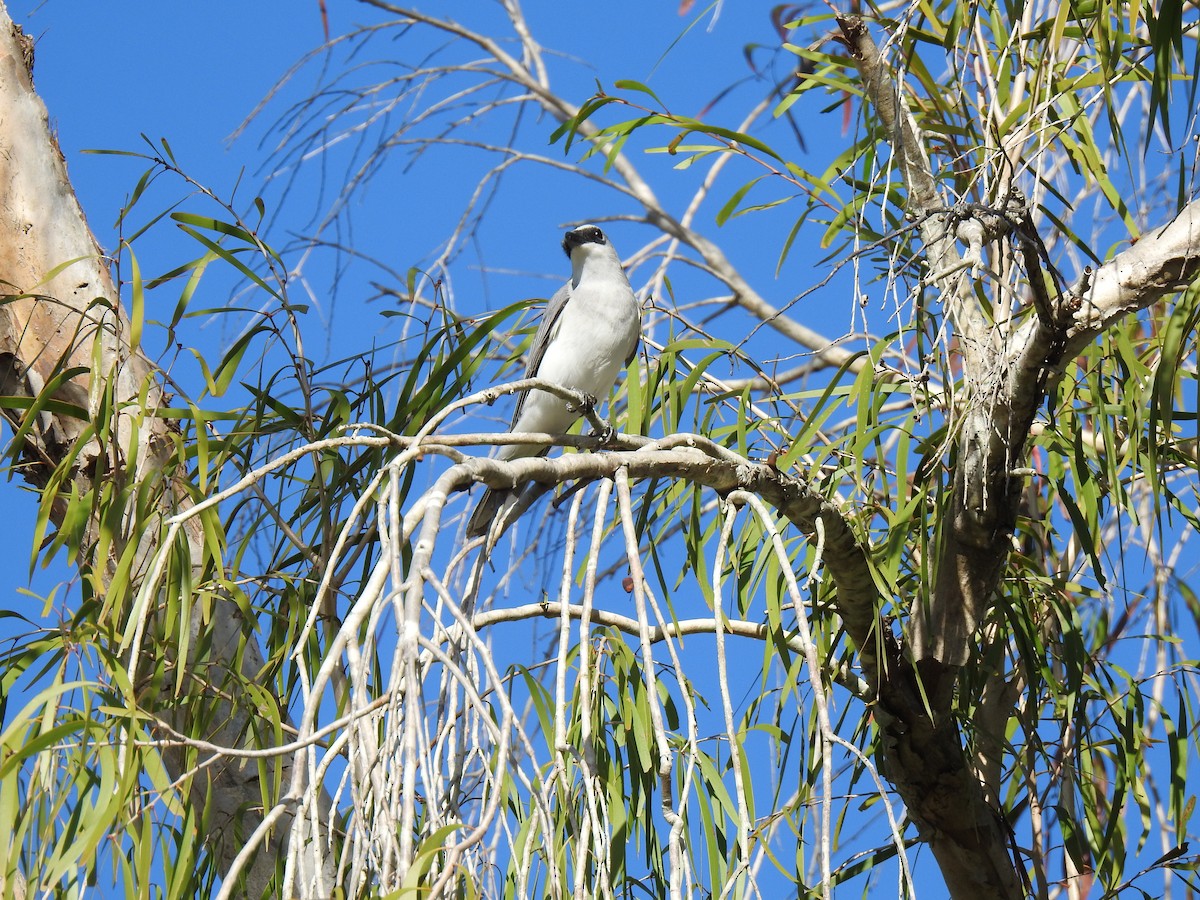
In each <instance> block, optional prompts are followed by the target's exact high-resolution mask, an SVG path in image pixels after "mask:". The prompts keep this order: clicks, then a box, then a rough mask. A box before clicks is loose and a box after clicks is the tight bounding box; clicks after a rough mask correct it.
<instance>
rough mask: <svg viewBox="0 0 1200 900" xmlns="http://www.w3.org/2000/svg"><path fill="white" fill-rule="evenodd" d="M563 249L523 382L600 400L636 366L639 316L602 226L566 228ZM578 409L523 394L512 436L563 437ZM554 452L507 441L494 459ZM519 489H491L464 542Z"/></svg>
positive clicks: (486, 526) (479, 532)
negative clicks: (561, 274) (559, 277)
mask: <svg viewBox="0 0 1200 900" xmlns="http://www.w3.org/2000/svg"><path fill="white" fill-rule="evenodd" d="M562 248H563V251H564V252H565V253H566V254H567V257H568V258H569V259H570V260H571V279H570V281H568V282H567V283H566V284H564V285H563V286H562V287H561V288H559V289H558V291H557V292H556V293H555V294H554V296H553V297H552V298H551V299H550V302H549V304H547V306H546V311H545V312H544V313H543V314H542V321H541V324H540V325H539V326H538V330H537V334H536V335H534V338H533V344H531V345H530V348H529V357H528V359H527V360H526V361H525V377H526V378H542V379H544V380H546V381H549V382H552V383H554V384H558V385H562V386H563V387H566V388H572V389H574V390H576V391H579V392H581V393H583V394H586V395H587V396H589V397H595V398H598V399H603V398H605V397H607V396H608V395H609V392H611V391H612V389H613V385H614V384H615V383H616V381H617V375H618V373H619V372H620V371H621V370H622V369H624V368H625V367H626V366H628V365H629V364H630V363H631V362H633V358H634V356H636V355H637V348H638V342H639V341H640V340H641V335H642V311H641V306H640V304H639V303H638V300H637V297H636V296H635V295H634V293H633V288H632V287H631V286H630V284H629V278H628V277H627V276H626V275H625V268H624V266H622V265H621V257H620V256H618V255H617V251H616V249H615V248H614V247H613V245H612V241H610V240H609V239H608V236H607V235H606V234H605V233H604V232H603V231H601V230H600V229H599V228H598V227H597V226H595V225H591V224H587V225H580V226H578V227H577V228H573V229H571V230H570V231H568V232H567V233H566V234H565V235H564V237H563V241H562ZM579 416H580V410H579V408H578V407H577V406H573V405H572V404H570V403H569V402H568V401H566V400H563V399H561V398H560V397H556V396H554V395H553V394H548V393H546V392H545V391H538V390H529V391H522V392H521V394H520V396H519V397H518V399H517V409H516V411H515V412H514V413H513V418H512V424H511V425H510V426H509V430H510V431H514V432H546V433H549V434H562V433H563V432H565V431H566V430H567V429H568V428H570V427H571V425H572V424H574V422H575V420H576V419H578V418H579ZM549 449H550V448H549V447H542V448H538V447H534V446H531V445H528V444H525V445H517V444H508V445H506V446H504V447H501V448H500V450H499V452H498V453H497V454H496V458H497V459H502V460H512V459H520V458H521V457H526V456H542V455H544V454H546V453H548V452H549ZM517 493H518V492H517V491H516V490H504V489H503V488H489V489H488V490H487V491H486V492H485V493H484V495H483V497H482V498H480V500H479V503H478V505H477V506H476V507H475V511H474V512H473V513H472V514H471V518H470V520H469V521H468V522H467V537H468V538H475V537H481V536H483V535H485V534H487V533H488V531H489V530H490V529H491V525H492V522H493V521H494V520H495V519H496V517H497V515H498V514H499V513H500V511H501V510H502V509H503V508H504V507H505V506H506V504H507V503H508V501H509V500H510V499H513V498H515V497H516V495H517Z"/></svg>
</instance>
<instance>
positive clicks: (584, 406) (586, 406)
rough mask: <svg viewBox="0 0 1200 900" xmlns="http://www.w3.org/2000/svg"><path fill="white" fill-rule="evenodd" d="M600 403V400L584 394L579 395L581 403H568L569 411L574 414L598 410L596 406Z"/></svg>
mask: <svg viewBox="0 0 1200 900" xmlns="http://www.w3.org/2000/svg"><path fill="white" fill-rule="evenodd" d="M599 402H600V400H599V398H597V397H594V396H593V395H591V394H589V393H586V392H583V393H581V394H580V395H579V403H568V404H567V410H568V411H570V412H573V413H582V412H585V411H587V410H594V409H595V408H596V404H597V403H599Z"/></svg>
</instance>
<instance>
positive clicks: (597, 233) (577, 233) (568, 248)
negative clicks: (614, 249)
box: [562, 225, 608, 259]
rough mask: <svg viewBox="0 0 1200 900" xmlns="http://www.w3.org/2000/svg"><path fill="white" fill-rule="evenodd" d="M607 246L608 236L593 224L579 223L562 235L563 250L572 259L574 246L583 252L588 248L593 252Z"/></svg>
mask: <svg viewBox="0 0 1200 900" xmlns="http://www.w3.org/2000/svg"><path fill="white" fill-rule="evenodd" d="M607 246H608V238H607V237H605V235H604V232H603V231H601V230H600V229H599V228H597V227H596V226H595V225H580V226H579V227H578V228H572V229H571V230H570V231H568V232H567V233H566V234H565V235H563V242H562V247H563V252H564V253H566V254H567V256H569V257H571V258H572V259H574V257H575V250H576V248H580V249H582V250H583V251H584V252H587V251H589V250H590V251H592V252H595V251H596V250H598V249H602V248H604V247H607Z"/></svg>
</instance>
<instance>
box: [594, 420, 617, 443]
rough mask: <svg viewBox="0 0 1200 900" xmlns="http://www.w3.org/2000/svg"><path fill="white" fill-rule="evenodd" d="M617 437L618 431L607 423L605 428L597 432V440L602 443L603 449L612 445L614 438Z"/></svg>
mask: <svg viewBox="0 0 1200 900" xmlns="http://www.w3.org/2000/svg"><path fill="white" fill-rule="evenodd" d="M616 436H617V429H615V428H613V427H612V425H610V424H608V423H607V422H605V423H604V428H603V429H601V430H600V431H597V432H596V440H597V441H599V442H600V446H601V447H607V446H608V445H609V444H611V443H612V440H613V438H615V437H616Z"/></svg>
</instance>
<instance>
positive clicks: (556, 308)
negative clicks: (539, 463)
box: [509, 281, 571, 431]
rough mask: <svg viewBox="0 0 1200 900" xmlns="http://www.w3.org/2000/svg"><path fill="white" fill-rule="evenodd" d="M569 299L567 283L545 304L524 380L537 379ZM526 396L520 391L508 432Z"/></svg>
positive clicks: (514, 422)
mask: <svg viewBox="0 0 1200 900" xmlns="http://www.w3.org/2000/svg"><path fill="white" fill-rule="evenodd" d="M570 299H571V282H569V281H568V282H567V283H566V284H564V285H563V286H562V287H560V288H559V289H558V291H557V292H555V294H554V296H553V297H551V298H550V302H549V303H547V304H546V311H545V312H544V313H542V324H541V325H539V326H538V330H537V334H535V335H534V336H533V343H532V344H530V345H529V360H528V361H527V362H526V363H525V377H526V378H536V377H537V373H538V369H540V368H541V366H542V357H544V356H545V355H546V348H547V347H549V346H550V341H551V340H553V338H554V326H555V324H556V323H557V322H558V318H559V316H561V315H562V311H563V309H565V308H566V305H567V301H568V300H570ZM528 396H529V391H521V396H520V397H518V398H517V408H516V410H515V411H514V412H513V417H512V425H510V426H509V430H510V431H511V430H512V429H513V428H515V427H516V425H517V419H519V418H520V417H521V409H522V407H524V406H525V398H526V397H528Z"/></svg>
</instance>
